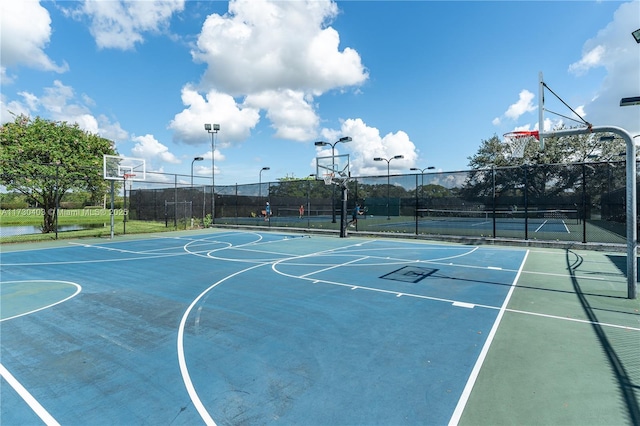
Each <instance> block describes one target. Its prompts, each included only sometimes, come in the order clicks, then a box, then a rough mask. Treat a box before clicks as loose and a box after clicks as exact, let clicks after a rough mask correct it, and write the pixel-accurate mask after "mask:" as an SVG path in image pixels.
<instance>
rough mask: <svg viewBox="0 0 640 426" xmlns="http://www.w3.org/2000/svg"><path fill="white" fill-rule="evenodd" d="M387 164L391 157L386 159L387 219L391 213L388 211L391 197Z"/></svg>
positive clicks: (389, 218) (389, 162)
mask: <svg viewBox="0 0 640 426" xmlns="http://www.w3.org/2000/svg"><path fill="white" fill-rule="evenodd" d="M389 164H391V159H388V160H387V220H391V214H390V212H389V200H390V198H391V188H390V187H391V180H390V178H389Z"/></svg>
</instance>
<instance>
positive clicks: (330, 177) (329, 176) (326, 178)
mask: <svg viewBox="0 0 640 426" xmlns="http://www.w3.org/2000/svg"><path fill="white" fill-rule="evenodd" d="M333 176H334V173H324V174H323V175H322V179H324V184H325V185H331V182H333Z"/></svg>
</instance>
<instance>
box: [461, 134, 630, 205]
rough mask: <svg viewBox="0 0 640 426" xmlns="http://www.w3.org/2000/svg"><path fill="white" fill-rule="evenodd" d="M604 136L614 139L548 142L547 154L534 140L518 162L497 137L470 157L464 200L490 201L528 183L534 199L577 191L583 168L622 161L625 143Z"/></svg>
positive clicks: (598, 136)
mask: <svg viewBox="0 0 640 426" xmlns="http://www.w3.org/2000/svg"><path fill="white" fill-rule="evenodd" d="M559 130H562V128H560V129H559ZM603 136H611V135H604V134H601V133H586V134H582V135H575V136H563V137H559V138H557V137H554V138H545V146H544V150H540V144H539V143H538V141H537V140H535V139H534V138H531V140H529V141H528V143H527V145H526V147H525V151H524V155H523V157H522V158H515V157H512V156H511V146H509V144H506V143H503V142H502V141H501V140H500V139H499V138H498V136H496V135H494V136H493V137H491V138H490V139H487V140H483V141H482V142H481V144H480V148H479V149H478V151H477V152H476V154H474V155H473V156H471V157H468V159H469V166H470V167H471V168H472V169H474V172H471V173H469V175H468V177H467V181H466V184H465V186H464V188H463V189H462V196H463V197H464V198H466V199H472V198H474V197H482V196H484V197H488V196H490V195H491V194H492V193H494V191H495V192H496V193H498V194H510V193H511V194H516V193H518V191H517V188H518V187H520V186H521V185H522V182H524V181H525V180H527V182H528V191H529V195H530V196H531V197H552V196H558V195H560V194H562V193H565V192H567V190H570V191H575V190H576V189H575V188H576V187H577V186H578V185H580V184H581V182H582V178H583V170H582V167H581V166H578V165H579V164H581V163H585V162H602V163H607V162H615V161H619V160H620V156H619V155H620V153H621V152H624V150H625V144H624V141H623V140H622V139H620V138H602V137H603ZM611 139H613V140H611ZM552 165H555V166H552ZM559 165H566V166H568V167H559ZM572 165H573V166H572ZM494 185H495V187H494Z"/></svg>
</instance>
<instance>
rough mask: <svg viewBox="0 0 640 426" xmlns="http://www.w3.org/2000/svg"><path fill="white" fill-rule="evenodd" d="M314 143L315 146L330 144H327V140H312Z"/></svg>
mask: <svg viewBox="0 0 640 426" xmlns="http://www.w3.org/2000/svg"><path fill="white" fill-rule="evenodd" d="M314 145H315V146H327V145H330V144H329V142H325V141H317V142H314Z"/></svg>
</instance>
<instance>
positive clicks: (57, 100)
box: [1, 80, 129, 142]
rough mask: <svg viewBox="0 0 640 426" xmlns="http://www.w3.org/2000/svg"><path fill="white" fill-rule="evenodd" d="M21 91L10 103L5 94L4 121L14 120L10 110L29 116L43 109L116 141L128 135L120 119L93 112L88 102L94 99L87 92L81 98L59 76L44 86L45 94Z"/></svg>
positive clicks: (54, 117) (51, 118)
mask: <svg viewBox="0 0 640 426" xmlns="http://www.w3.org/2000/svg"><path fill="white" fill-rule="evenodd" d="M19 95H20V96H21V97H22V100H21V101H20V100H12V101H9V102H8V103H6V100H5V99H4V96H3V99H2V110H1V112H2V122H3V123H5V122H7V121H13V117H12V116H11V114H10V113H9V112H12V113H14V114H25V115H30V116H32V115H42V114H41V113H42V112H46V117H47V118H48V119H50V120H54V121H66V122H68V123H78V126H80V128H81V129H83V130H86V131H88V132H91V133H95V134H98V135H100V136H102V137H103V138H107V139H110V140H113V141H116V142H117V141H122V140H125V139H127V138H128V137H129V136H128V133H127V132H126V131H125V130H123V129H122V127H121V126H120V123H118V122H112V121H111V120H109V118H108V117H106V116H104V115H99V116H97V117H96V116H94V115H93V113H92V112H91V109H90V108H89V106H88V105H87V104H86V102H89V104H91V105H92V104H93V101H92V100H91V99H89V98H87V97H86V96H81V97H80V99H78V98H77V96H76V94H75V92H74V90H73V88H72V87H71V86H66V85H65V84H64V83H62V82H61V81H60V80H55V81H54V82H53V86H50V87H45V88H44V89H43V94H42V96H37V95H35V94H33V93H30V92H20V93H19Z"/></svg>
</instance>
